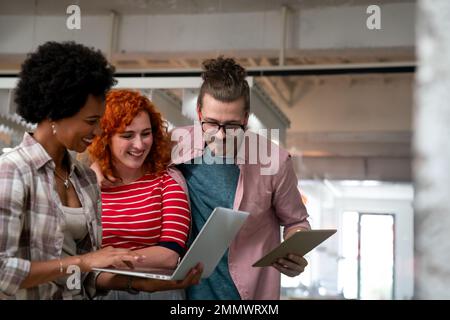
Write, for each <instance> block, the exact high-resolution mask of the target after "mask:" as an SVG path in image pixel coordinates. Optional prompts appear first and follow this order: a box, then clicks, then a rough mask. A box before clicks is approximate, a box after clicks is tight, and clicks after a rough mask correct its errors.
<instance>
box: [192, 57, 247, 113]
mask: <svg viewBox="0 0 450 320" xmlns="http://www.w3.org/2000/svg"><path fill="white" fill-rule="evenodd" d="M202 68H203V72H202V79H203V83H202V86H201V87H200V93H199V96H198V99H197V105H198V106H199V107H200V109H201V108H202V106H203V97H204V95H205V93H208V94H210V95H211V96H212V97H213V98H214V99H217V100H219V101H222V102H232V101H236V100H237V99H239V98H241V97H243V98H244V101H245V111H249V110H250V89H249V85H248V82H247V80H245V77H246V75H247V72H246V71H245V69H244V68H243V67H242V66H241V65H239V64H237V63H236V61H235V60H234V59H232V58H224V57H223V56H219V57H218V58H217V59H208V60H205V61H204V62H203V63H202Z"/></svg>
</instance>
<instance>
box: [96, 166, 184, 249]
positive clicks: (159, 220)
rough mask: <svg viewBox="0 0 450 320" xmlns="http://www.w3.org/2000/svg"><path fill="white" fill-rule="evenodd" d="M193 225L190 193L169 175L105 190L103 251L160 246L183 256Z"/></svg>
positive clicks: (152, 176) (150, 176)
mask: <svg viewBox="0 0 450 320" xmlns="http://www.w3.org/2000/svg"><path fill="white" fill-rule="evenodd" d="M190 222H191V213H190V210H189V204H188V200H187V196H186V193H185V192H184V191H183V189H182V188H181V186H180V185H179V184H178V183H177V182H176V181H175V180H174V179H173V178H172V177H171V176H170V175H169V174H168V173H167V172H166V171H164V172H163V174H161V175H159V176H157V177H155V176H154V175H150V174H147V175H145V176H143V177H142V178H140V179H139V180H136V181H134V182H132V183H129V184H126V185H122V186H118V187H112V188H104V189H102V225H103V244H102V246H103V247H107V246H113V247H115V248H127V249H132V250H134V249H141V248H145V247H148V246H153V245H160V246H164V247H167V248H170V249H172V250H174V251H177V252H178V253H179V254H180V255H182V254H183V253H184V251H185V250H186V241H187V237H188V234H189V228H190Z"/></svg>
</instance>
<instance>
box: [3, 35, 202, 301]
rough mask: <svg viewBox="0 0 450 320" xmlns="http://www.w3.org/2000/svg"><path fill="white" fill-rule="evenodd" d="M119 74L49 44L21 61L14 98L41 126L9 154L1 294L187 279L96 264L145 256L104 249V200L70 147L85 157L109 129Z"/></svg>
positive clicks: (64, 293) (88, 292)
mask: <svg viewBox="0 0 450 320" xmlns="http://www.w3.org/2000/svg"><path fill="white" fill-rule="evenodd" d="M113 72H114V68H113V67H112V66H111V65H110V64H109V63H108V62H107V61H106V59H105V58H104V56H103V55H102V54H101V53H100V52H99V51H95V50H93V49H90V48H87V47H85V46H83V45H80V44H76V43H73V42H65V43H57V42H48V43H45V44H43V45H41V46H40V47H39V48H38V49H37V51H36V52H34V53H32V54H30V55H29V56H28V57H27V59H26V60H25V62H24V63H23V65H22V70H21V72H20V75H19V82H18V85H17V90H16V97H15V101H16V103H17V106H18V109H17V110H18V113H19V114H20V115H21V116H22V117H23V118H24V119H25V120H26V121H28V122H30V123H36V124H37V128H36V130H35V131H34V132H33V133H25V135H24V138H23V141H22V143H21V144H20V145H19V146H18V147H16V148H14V149H13V150H12V151H10V152H8V153H6V154H4V155H2V156H1V157H0V228H1V231H0V298H6V299H85V298H92V297H93V296H94V295H95V294H96V289H122V290H126V289H130V290H131V289H141V290H146V291H154V290H165V289H172V288H180V287H185V286H187V285H188V284H192V283H194V282H197V281H198V275H193V273H196V271H195V270H194V272H193V273H191V274H190V276H189V277H187V278H186V279H185V280H184V281H183V282H162V281H159V282H158V281H153V280H150V281H149V280H144V279H140V280H139V281H134V283H133V286H134V287H133V288H132V287H131V282H130V278H128V277H124V276H118V275H112V274H108V273H98V272H93V271H92V270H93V268H101V267H107V266H111V265H113V266H122V267H124V266H130V265H131V266H132V265H135V264H136V263H138V262H139V259H140V258H142V257H140V256H139V254H138V253H136V252H132V251H131V250H129V249H124V248H120V249H119V248H117V249H114V248H105V249H100V246H101V221H100V215H101V209H100V194H99V190H98V187H97V184H96V179H95V174H94V173H93V172H92V171H90V169H89V168H87V167H85V166H83V165H82V164H80V163H78V162H77V161H76V160H75V159H73V158H72V157H71V155H70V154H69V152H68V151H69V150H72V151H76V152H83V151H84V150H85V149H86V148H87V147H88V146H89V145H90V144H91V143H92V141H93V140H94V138H95V136H97V135H99V134H100V133H101V130H100V128H99V120H100V118H101V117H102V115H103V113H104V99H105V94H106V92H107V91H108V90H109V89H110V88H111V86H112V85H113V84H114V82H115V81H114V78H113Z"/></svg>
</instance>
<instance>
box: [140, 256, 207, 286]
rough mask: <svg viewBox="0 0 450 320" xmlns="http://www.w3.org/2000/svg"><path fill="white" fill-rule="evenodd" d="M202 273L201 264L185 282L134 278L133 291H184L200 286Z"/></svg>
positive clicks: (192, 270)
mask: <svg viewBox="0 0 450 320" xmlns="http://www.w3.org/2000/svg"><path fill="white" fill-rule="evenodd" d="M202 273H203V266H202V265H201V263H199V264H197V265H196V266H195V267H194V268H192V269H191V270H190V271H189V273H188V274H187V276H186V278H184V279H183V280H177V281H175V280H170V281H169V280H155V279H144V278H134V279H133V284H132V286H133V289H136V290H139V291H146V292H155V291H166V290H174V289H184V288H187V287H189V286H192V285H196V284H199V282H200V278H201V276H202Z"/></svg>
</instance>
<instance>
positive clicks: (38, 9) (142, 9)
mask: <svg viewBox="0 0 450 320" xmlns="http://www.w3.org/2000/svg"><path fill="white" fill-rule="evenodd" d="M408 2H409V3H411V2H415V1H414V0H35V1H30V0H15V1H10V0H0V8H1V11H0V12H1V14H15V15H33V14H46V15H48V14H50V15H63V14H65V10H66V8H67V6H69V5H71V4H77V5H79V6H80V7H81V10H82V12H85V13H89V14H106V13H109V12H110V11H111V10H114V11H116V12H118V13H122V14H159V15H160V14H180V13H183V14H195V13H208V12H216V13H217V12H223V13H232V12H258V11H273V10H278V9H280V8H281V7H282V6H283V5H286V6H288V7H289V8H292V9H294V10H299V9H311V8H320V7H328V6H330V7H331V6H333V7H335V6H353V5H355V6H356V5H358V6H361V5H370V4H378V5H383V4H390V3H408Z"/></svg>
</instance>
